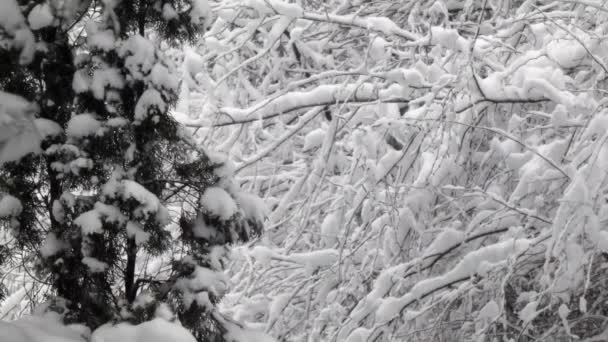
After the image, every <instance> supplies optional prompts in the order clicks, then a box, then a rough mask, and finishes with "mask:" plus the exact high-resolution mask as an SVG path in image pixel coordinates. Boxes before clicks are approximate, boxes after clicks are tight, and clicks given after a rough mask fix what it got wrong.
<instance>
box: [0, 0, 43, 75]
mask: <svg viewBox="0 0 608 342" xmlns="http://www.w3.org/2000/svg"><path fill="white" fill-rule="evenodd" d="M0 27H1V28H3V29H4V31H6V32H7V33H8V34H9V36H10V35H12V42H11V43H12V45H13V46H15V47H16V48H18V49H19V50H21V54H20V56H19V62H20V63H21V64H29V63H30V62H31V61H32V59H33V58H34V53H35V51H36V45H35V44H36V39H35V38H34V34H33V33H32V31H30V29H29V28H28V26H27V24H26V23H25V18H24V17H23V14H22V13H21V10H20V8H19V4H18V3H17V2H16V1H15V0H2V1H0Z"/></svg>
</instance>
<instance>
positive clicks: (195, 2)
mask: <svg viewBox="0 0 608 342" xmlns="http://www.w3.org/2000/svg"><path fill="white" fill-rule="evenodd" d="M210 15H211V6H210V5H209V1H208V0H192V10H191V11H190V21H191V22H192V23H193V24H203V23H205V21H206V20H208V18H209V16H210Z"/></svg>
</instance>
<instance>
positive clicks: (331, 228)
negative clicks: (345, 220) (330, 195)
mask: <svg viewBox="0 0 608 342" xmlns="http://www.w3.org/2000/svg"><path fill="white" fill-rule="evenodd" d="M340 217H341V213H340V212H339V211H335V212H333V213H330V214H328V215H327V216H325V218H324V219H323V223H321V241H323V246H324V247H325V248H331V247H333V246H334V245H335V244H336V243H337V242H338V233H339V231H340V223H341V219H340Z"/></svg>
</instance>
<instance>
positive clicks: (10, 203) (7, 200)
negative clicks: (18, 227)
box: [0, 195, 23, 218]
mask: <svg viewBox="0 0 608 342" xmlns="http://www.w3.org/2000/svg"><path fill="white" fill-rule="evenodd" d="M22 211H23V206H22V205H21V201H19V199H18V198H17V197H14V196H11V195H4V196H2V198H0V218H6V217H17V216H19V215H20V214H21V212H22Z"/></svg>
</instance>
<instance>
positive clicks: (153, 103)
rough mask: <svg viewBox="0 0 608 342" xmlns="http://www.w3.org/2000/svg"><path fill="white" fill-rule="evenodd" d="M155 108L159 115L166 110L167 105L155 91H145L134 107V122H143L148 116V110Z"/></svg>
mask: <svg viewBox="0 0 608 342" xmlns="http://www.w3.org/2000/svg"><path fill="white" fill-rule="evenodd" d="M153 108H156V109H157V110H158V111H160V112H161V113H162V112H164V111H165V110H166V109H167V103H166V102H165V101H164V100H163V98H162V97H161V95H160V92H159V91H158V90H156V89H146V91H144V93H143V94H142V95H141V97H140V98H139V100H138V101H137V104H136V105H135V120H136V121H143V120H145V119H146V118H147V117H148V116H149V115H150V112H149V111H150V110H151V109H153Z"/></svg>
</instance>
